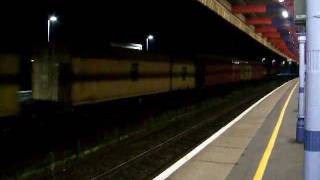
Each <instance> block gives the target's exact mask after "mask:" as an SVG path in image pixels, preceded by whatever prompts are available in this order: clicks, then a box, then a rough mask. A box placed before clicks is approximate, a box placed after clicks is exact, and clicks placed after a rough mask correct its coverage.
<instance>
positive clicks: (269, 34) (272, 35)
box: [263, 32, 281, 38]
mask: <svg viewBox="0 0 320 180" xmlns="http://www.w3.org/2000/svg"><path fill="white" fill-rule="evenodd" d="M263 36H264V37H266V38H280V37H281V35H280V33H278V32H267V33H263Z"/></svg>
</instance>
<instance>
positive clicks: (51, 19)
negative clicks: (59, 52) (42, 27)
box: [48, 15, 58, 43]
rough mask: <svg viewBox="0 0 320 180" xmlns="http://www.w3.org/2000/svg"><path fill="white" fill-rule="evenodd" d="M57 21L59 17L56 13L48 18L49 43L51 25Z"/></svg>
mask: <svg viewBox="0 0 320 180" xmlns="http://www.w3.org/2000/svg"><path fill="white" fill-rule="evenodd" d="M56 21H58V17H57V16H55V15H52V16H50V17H49V19H48V43H49V42H50V26H51V24H53V23H55V22H56Z"/></svg>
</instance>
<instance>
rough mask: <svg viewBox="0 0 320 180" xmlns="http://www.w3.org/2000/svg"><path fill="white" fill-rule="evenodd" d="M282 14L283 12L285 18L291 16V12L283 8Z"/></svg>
mask: <svg viewBox="0 0 320 180" xmlns="http://www.w3.org/2000/svg"><path fill="white" fill-rule="evenodd" d="M281 14H282V17H284V18H288V17H289V12H288V11H287V10H282V12H281Z"/></svg>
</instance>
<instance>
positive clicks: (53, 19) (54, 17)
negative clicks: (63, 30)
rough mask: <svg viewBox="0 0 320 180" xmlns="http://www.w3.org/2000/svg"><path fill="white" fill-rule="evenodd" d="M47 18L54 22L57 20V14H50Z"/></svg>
mask: <svg viewBox="0 0 320 180" xmlns="http://www.w3.org/2000/svg"><path fill="white" fill-rule="evenodd" d="M49 20H50V21H52V22H55V21H57V20H58V18H57V16H50V18H49Z"/></svg>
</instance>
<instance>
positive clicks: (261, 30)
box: [256, 26, 277, 33]
mask: <svg viewBox="0 0 320 180" xmlns="http://www.w3.org/2000/svg"><path fill="white" fill-rule="evenodd" d="M267 32H277V28H275V27H272V26H262V27H257V28H256V33H267Z"/></svg>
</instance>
